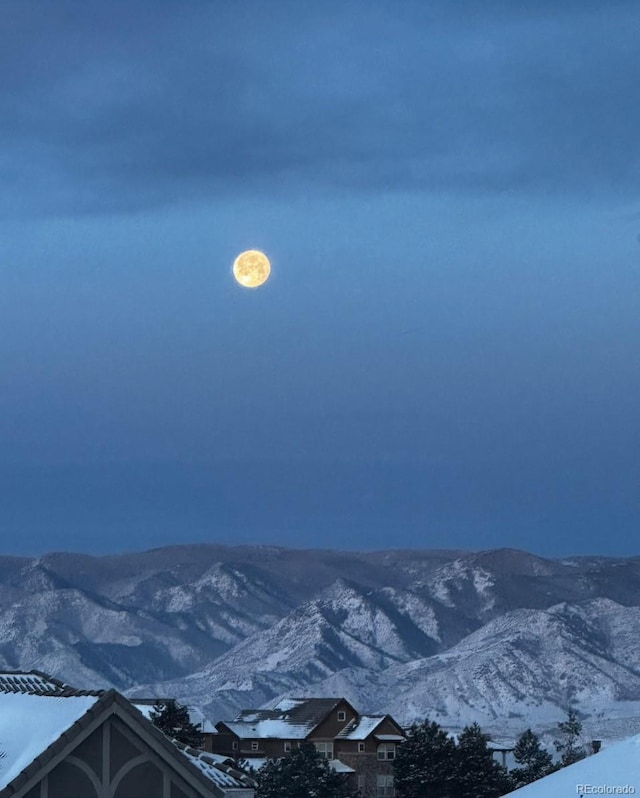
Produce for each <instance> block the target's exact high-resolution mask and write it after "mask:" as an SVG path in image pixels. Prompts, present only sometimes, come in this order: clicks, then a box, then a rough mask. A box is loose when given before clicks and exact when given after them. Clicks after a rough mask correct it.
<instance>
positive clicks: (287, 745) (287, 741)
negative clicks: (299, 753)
mask: <svg viewBox="0 0 640 798" xmlns="http://www.w3.org/2000/svg"><path fill="white" fill-rule="evenodd" d="M284 750H285V751H290V750H291V742H290V741H289V740H285V743H284Z"/></svg>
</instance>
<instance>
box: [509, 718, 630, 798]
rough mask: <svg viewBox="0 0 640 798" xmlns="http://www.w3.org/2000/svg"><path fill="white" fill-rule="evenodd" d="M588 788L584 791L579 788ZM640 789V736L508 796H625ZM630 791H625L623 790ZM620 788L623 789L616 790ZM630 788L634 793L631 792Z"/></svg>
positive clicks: (561, 797)
mask: <svg viewBox="0 0 640 798" xmlns="http://www.w3.org/2000/svg"><path fill="white" fill-rule="evenodd" d="M580 785H582V786H583V787H585V788H587V789H584V790H582V791H580V790H579V789H578V787H579V786H580ZM639 785H640V734H638V735H636V736H635V737H630V738H628V739H627V740H623V741H622V742H619V743H613V744H611V745H610V746H607V747H606V748H605V747H603V748H602V749H601V750H600V751H599V752H598V753H597V754H592V755H591V756H588V757H587V758H586V759H581V760H580V761H579V762H576V763H575V764H573V765H568V766H567V767H564V768H562V769H561V770H558V771H556V772H555V773H551V774H550V775H549V776H545V777H544V778H543V779H539V780H538V781H534V782H532V783H531V784H527V785H526V786H524V787H520V789H518V790H515V791H514V792H512V793H509V796H510V797H511V796H517V798H565V796H567V795H578V796H579V795H580V793H581V792H582V793H583V794H584V795H588V794H596V793H598V794H607V795H609V794H611V795H613V794H620V795H623V794H626V793H630V792H635V791H636V790H637V789H638V786H639ZM625 786H626V787H627V789H626V790H623V789H622V788H623V787H625ZM616 787H618V788H620V789H618V790H616V789H615V788H616ZM629 788H631V789H629Z"/></svg>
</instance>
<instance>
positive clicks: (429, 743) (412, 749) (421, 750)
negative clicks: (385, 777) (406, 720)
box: [393, 720, 456, 798]
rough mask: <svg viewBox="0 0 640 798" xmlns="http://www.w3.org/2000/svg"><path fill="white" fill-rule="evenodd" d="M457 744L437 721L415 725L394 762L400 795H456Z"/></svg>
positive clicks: (413, 797) (401, 797)
mask: <svg viewBox="0 0 640 798" xmlns="http://www.w3.org/2000/svg"><path fill="white" fill-rule="evenodd" d="M455 757H456V746H455V743H454V741H453V740H452V738H451V737H449V735H448V734H447V733H446V732H445V731H443V729H441V728H440V726H439V725H438V724H437V723H435V722H429V720H425V721H424V722H423V723H421V724H419V725H418V724H415V723H414V725H413V726H412V727H411V729H410V730H409V732H408V734H407V739H406V740H405V742H403V743H402V745H401V746H400V747H399V748H398V752H397V754H396V758H395V761H394V763H393V772H394V785H395V788H396V795H397V796H398V798H425V796H429V798H453V796H454V795H455V792H454V786H455V785H454V775H455V774H454V769H455Z"/></svg>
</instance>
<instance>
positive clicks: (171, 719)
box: [149, 699, 203, 748]
mask: <svg viewBox="0 0 640 798" xmlns="http://www.w3.org/2000/svg"><path fill="white" fill-rule="evenodd" d="M149 719H150V720H151V722H152V723H153V725H154V726H157V728H158V729H160V731H161V732H164V734H166V735H167V737H169V738H171V739H173V740H178V742H181V743H184V744H185V745H191V746H193V747H194V748H201V747H202V741H203V736H202V733H201V732H200V730H199V729H198V727H197V726H195V725H194V724H193V723H191V721H190V720H189V710H188V709H187V707H185V706H183V705H182V704H178V703H177V702H176V701H174V700H173V699H171V700H169V701H158V702H157V703H156V704H154V705H153V709H152V710H151V714H150V715H149Z"/></svg>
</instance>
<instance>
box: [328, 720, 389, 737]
mask: <svg viewBox="0 0 640 798" xmlns="http://www.w3.org/2000/svg"><path fill="white" fill-rule="evenodd" d="M384 718H385V716H384V715H360V717H359V718H353V720H351V721H349V723H347V725H346V726H345V727H344V729H342V731H341V732H340V733H339V734H337V735H336V739H338V740H366V738H367V737H368V736H369V735H370V734H373V732H374V731H375V730H376V729H377V728H378V726H379V725H380V724H381V723H382V721H383V720H384Z"/></svg>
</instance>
